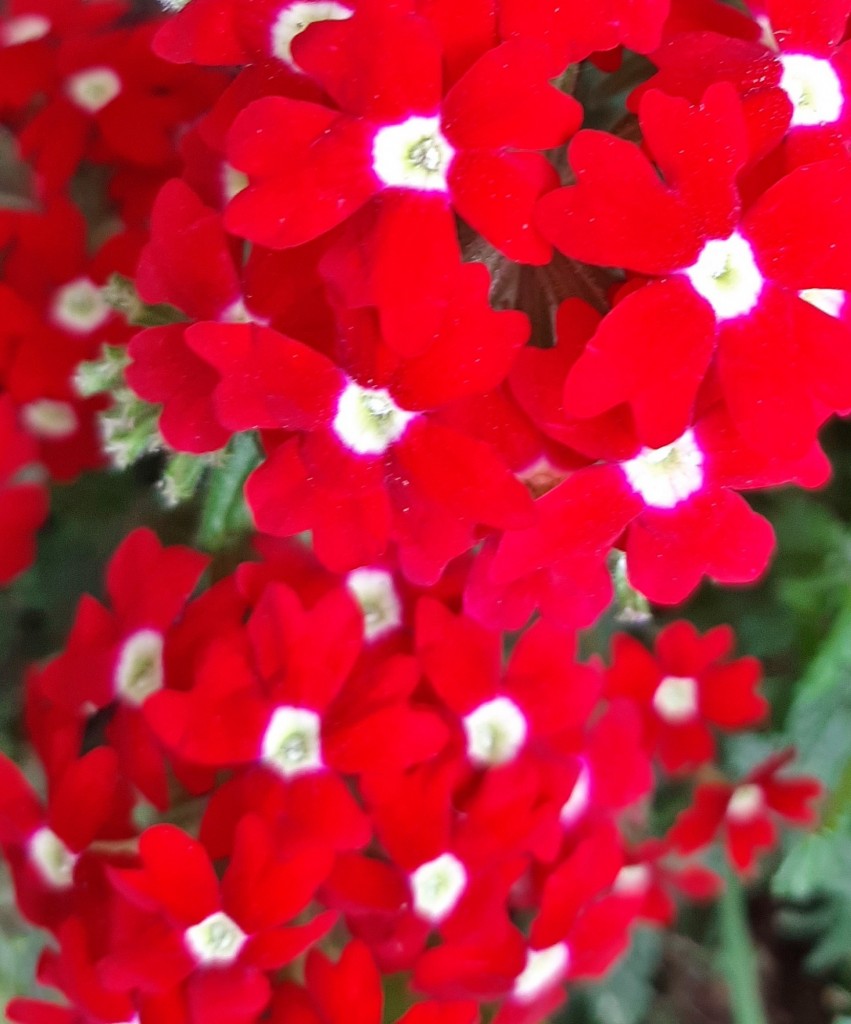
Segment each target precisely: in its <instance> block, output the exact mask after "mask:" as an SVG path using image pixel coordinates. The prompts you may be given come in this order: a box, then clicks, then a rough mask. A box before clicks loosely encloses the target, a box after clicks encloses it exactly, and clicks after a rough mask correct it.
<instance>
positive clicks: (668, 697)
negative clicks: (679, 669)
mask: <svg viewBox="0 0 851 1024" xmlns="http://www.w3.org/2000/svg"><path fill="white" fill-rule="evenodd" d="M653 707H654V709H655V711H656V714H657V715H658V716H659V717H660V718H664V720H665V721H666V722H669V723H670V724H671V725H680V724H682V723H683V722H688V721H689V720H690V719H692V718H694V716H695V715H696V714H697V680H696V679H692V678H691V676H665V678H664V679H663V680H662V682H661V683H659V686H658V688H657V690H656V692H655V693H654V694H653Z"/></svg>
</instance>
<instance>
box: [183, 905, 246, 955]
mask: <svg viewBox="0 0 851 1024" xmlns="http://www.w3.org/2000/svg"><path fill="white" fill-rule="evenodd" d="M183 938H184V940H185V941H186V945H187V946H188V947H189V951H190V953H191V954H192V955H193V956H194V957H195V959H196V960H197V961H198V963H199V964H216V965H219V964H231V963H233V962H234V960H236V958H237V957H238V956H239V953H240V950H241V949H242V947H243V946H244V945H245V943H246V942H247V941H248V936H247V935H246V934H245V932H244V931H243V930H242V929H241V928H240V927H239V925H238V924H237V923H236V921H233V920H231V918H229V917H228V915H227V914H225V913H223V912H222V911H221V910H217V911H216V913H215V914H210V916H209V917H206V918H204V920H203V921H202V922H201V923H200V924H194V925H192V927H191V928H187V929H186V931H185V932H184V933H183Z"/></svg>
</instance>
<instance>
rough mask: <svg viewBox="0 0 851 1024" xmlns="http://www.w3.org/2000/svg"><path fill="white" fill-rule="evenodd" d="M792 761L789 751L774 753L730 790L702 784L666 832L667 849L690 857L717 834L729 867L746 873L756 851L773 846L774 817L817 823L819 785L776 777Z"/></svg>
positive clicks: (720, 785)
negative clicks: (816, 811)
mask: <svg viewBox="0 0 851 1024" xmlns="http://www.w3.org/2000/svg"><path fill="white" fill-rule="evenodd" d="M793 757H794V752H793V751H786V752H784V753H781V754H776V755H775V756H774V757H771V758H769V759H768V760H767V761H764V762H763V763H762V764H760V765H758V766H757V767H756V768H754V769H753V771H751V772H750V773H749V774H748V775H746V776H745V778H743V779H742V780H741V781H740V782H738V783H736V784H735V785H734V784H732V783H726V782H707V783H703V784H702V785H700V786H698V787H697V789H696V790H695V794H694V805H693V806H692V807H690V808H689V809H688V810H686V811H683V813H682V814H681V815H680V816H679V817H678V818H677V820H676V822H675V823H674V827H673V828H672V829H671V831H670V832H669V833H668V841H669V842H670V844H671V846H672V847H674V849H677V850H679V851H680V852H682V853H692V852H694V851H695V850H699V849H701V848H702V847H704V846H707V845H708V844H709V843H710V842H711V841H712V840H713V839H714V838H715V837H716V836H717V835H719V834H721V835H722V836H723V839H724V845H725V846H726V848H727V853H728V855H729V857H730V860H731V861H732V864H733V866H734V867H735V868H736V870H737V871H738V872H739V873H740V874H743V875H747V874H750V873H751V872H752V870H753V868H754V867H755V865H756V861H757V857H758V855H759V852H760V851H764V850H768V849H770V848H771V847H772V846H774V844H775V843H776V842H777V827H776V825H775V818H780V819H782V820H785V821H788V822H789V823H790V824H792V825H798V826H807V825H812V824H813V823H814V822H815V820H816V813H815V810H814V809H813V807H812V806H811V805H812V803H813V801H814V800H816V799H817V798H818V797H819V795H820V794H821V792H822V787H821V784H820V783H819V782H817V781H816V780H815V779H811V778H791V779H790V778H785V777H782V776H779V775H778V773H779V771H780V769H781V768H783V767H785V765H787V764H788V763H789V762H790V761H791V760H792V758H793Z"/></svg>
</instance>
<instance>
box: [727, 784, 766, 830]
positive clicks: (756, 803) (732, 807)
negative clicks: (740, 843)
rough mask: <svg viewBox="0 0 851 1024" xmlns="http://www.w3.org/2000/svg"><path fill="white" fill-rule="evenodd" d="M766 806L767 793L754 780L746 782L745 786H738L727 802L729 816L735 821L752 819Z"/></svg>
mask: <svg viewBox="0 0 851 1024" xmlns="http://www.w3.org/2000/svg"><path fill="white" fill-rule="evenodd" d="M764 806H765V795H764V794H763V792H762V787H761V786H757V785H756V783H754V782H746V783H745V784H744V785H743V786H737V787H736V789H735V790H734V791H733V795H732V796H731V797H730V802H729V803H728V804H727V817H728V818H732V819H733V821H750V820H751V818H755V817H756V816H757V815H758V814H759V813H760V812H761V811H762V809H763V807H764Z"/></svg>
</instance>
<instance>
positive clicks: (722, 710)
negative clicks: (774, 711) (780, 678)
mask: <svg viewBox="0 0 851 1024" xmlns="http://www.w3.org/2000/svg"><path fill="white" fill-rule="evenodd" d="M654 646H655V651H654V654H655V656H654V654H651V653H650V652H649V651H647V650H646V648H645V647H643V646H642V645H641V644H640V643H639V642H638V641H637V640H635V639H633V638H632V637H631V636H628V635H626V634H623V633H621V634H618V635H617V636H615V637H614V639H613V641H612V665H611V668H610V669H609V670H608V672H607V673H606V692H607V693H608V694H609V695H610V696H612V697H626V698H628V699H630V700H633V701H635V702H636V703H637V704H638V705H639V707H640V708H641V713H642V717H643V719H644V731H645V742H646V744H647V747H648V749H649V750H650V751H651V752H655V753H656V754H658V757H659V760H660V761H661V762H662V765H663V767H664V768H665V769H666V770H667V771H669V772H680V771H683V770H684V769H688V768H695V767H697V766H698V765H701V764H705V763H706V762H708V761H711V760H712V759H713V757H714V756H715V739H714V737H713V734H712V732H711V730H710V728H709V726H710V725H714V726H716V727H719V728H721V729H724V730H732V729H743V728H745V727H747V726H749V725H754V724H755V723H757V722H759V721H760V719H762V718H763V716H764V715H765V713H766V710H767V704H766V702H765V700H764V698H762V697H761V696H759V695H758V694H757V693H755V688H756V686H757V685H758V684H759V681H760V676H761V674H762V673H761V668H760V664H759V662H758V661H757V660H756V658H739V659H737V660H735V661H733V660H730V652H731V650H732V647H733V631H732V629H730V627H729V626H718V627H717V628H715V629H712V630H710V631H709V632H708V633H707V634H706V635H705V636H700V635H699V633H698V632H697V630H696V629H695V628H694V626H692V625H691V623H689V622H675V623H672V624H671V625H670V626H667V627H666V628H665V629H663V630H662V632H661V633H660V634H659V636H658V637H657V638H656V643H655V645H654Z"/></svg>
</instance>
